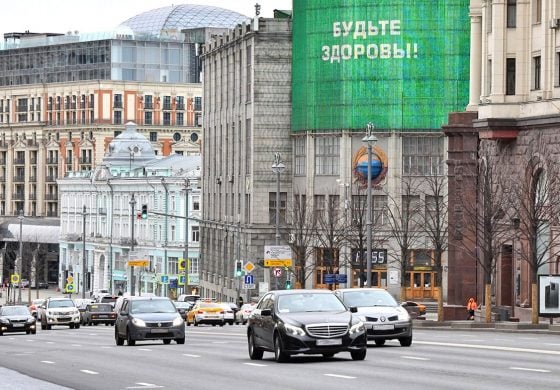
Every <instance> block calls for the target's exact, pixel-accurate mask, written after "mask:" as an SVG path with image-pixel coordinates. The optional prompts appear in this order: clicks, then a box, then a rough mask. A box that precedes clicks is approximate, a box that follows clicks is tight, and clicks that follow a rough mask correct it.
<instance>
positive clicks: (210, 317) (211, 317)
mask: <svg viewBox="0 0 560 390" xmlns="http://www.w3.org/2000/svg"><path fill="white" fill-rule="evenodd" d="M206 318H208V319H214V318H220V317H219V316H206Z"/></svg>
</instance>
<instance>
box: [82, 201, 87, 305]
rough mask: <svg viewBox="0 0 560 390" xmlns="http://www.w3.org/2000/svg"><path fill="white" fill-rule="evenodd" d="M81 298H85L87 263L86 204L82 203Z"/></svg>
mask: <svg viewBox="0 0 560 390" xmlns="http://www.w3.org/2000/svg"><path fill="white" fill-rule="evenodd" d="M82 227H83V231H82V234H83V236H82V298H83V299H85V298H86V272H87V264H86V261H87V259H86V205H84V209H83V211H82Z"/></svg>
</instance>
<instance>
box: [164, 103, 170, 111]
mask: <svg viewBox="0 0 560 390" xmlns="http://www.w3.org/2000/svg"><path fill="white" fill-rule="evenodd" d="M163 109H164V110H171V103H163Z"/></svg>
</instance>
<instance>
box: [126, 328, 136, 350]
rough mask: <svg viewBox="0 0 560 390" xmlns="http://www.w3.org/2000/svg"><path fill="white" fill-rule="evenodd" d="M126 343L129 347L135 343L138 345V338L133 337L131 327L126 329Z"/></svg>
mask: <svg viewBox="0 0 560 390" xmlns="http://www.w3.org/2000/svg"><path fill="white" fill-rule="evenodd" d="M126 344H127V345H128V346H129V347H133V346H134V345H136V340H134V339H133V338H132V334H131V333H130V330H129V329H127V330H126Z"/></svg>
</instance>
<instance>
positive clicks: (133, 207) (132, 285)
mask: <svg viewBox="0 0 560 390" xmlns="http://www.w3.org/2000/svg"><path fill="white" fill-rule="evenodd" d="M129 203H130V254H129V256H128V259H129V260H130V256H131V255H132V252H134V214H135V213H134V211H135V210H136V200H135V199H134V193H132V197H131V198H130V202H129ZM135 288H136V283H135V280H134V267H132V266H131V267H130V295H133V296H134V290H135Z"/></svg>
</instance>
